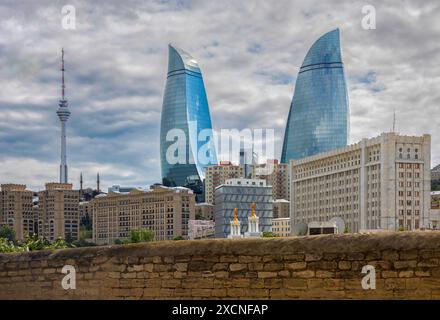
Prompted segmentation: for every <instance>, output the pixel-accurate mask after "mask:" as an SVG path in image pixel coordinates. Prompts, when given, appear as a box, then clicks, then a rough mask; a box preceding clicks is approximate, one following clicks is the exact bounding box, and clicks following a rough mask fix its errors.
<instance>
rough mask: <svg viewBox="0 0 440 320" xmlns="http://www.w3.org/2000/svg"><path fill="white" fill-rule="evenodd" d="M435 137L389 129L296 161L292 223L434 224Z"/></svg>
mask: <svg viewBox="0 0 440 320" xmlns="http://www.w3.org/2000/svg"><path fill="white" fill-rule="evenodd" d="M430 161H431V136H430V135H423V136H418V137H414V136H402V135H398V134H396V133H383V134H382V135H380V136H379V137H376V138H372V139H363V140H362V141H361V142H359V143H356V144H354V145H350V146H347V147H345V148H342V149H338V150H334V151H330V152H325V153H321V154H317V155H314V156H311V157H307V158H304V159H301V160H292V161H291V162H290V164H289V165H290V168H291V174H292V176H291V199H292V201H291V208H290V210H291V218H292V226H294V225H296V224H299V223H301V222H304V223H309V222H325V221H329V220H330V219H331V218H333V217H341V218H342V219H343V220H344V222H345V225H346V229H347V230H346V231H349V232H358V231H360V230H368V229H388V230H416V229H420V228H422V227H427V226H428V225H429V210H430V176H431V172H430Z"/></svg>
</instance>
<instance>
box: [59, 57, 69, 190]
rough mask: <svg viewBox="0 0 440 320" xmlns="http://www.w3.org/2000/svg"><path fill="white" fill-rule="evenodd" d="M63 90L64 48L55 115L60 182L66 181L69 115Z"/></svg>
mask: <svg viewBox="0 0 440 320" xmlns="http://www.w3.org/2000/svg"><path fill="white" fill-rule="evenodd" d="M64 90H65V84H64V49H61V100H60V102H59V108H58V110H57V115H58V118H59V119H60V122H61V164H60V183H67V155H66V122H67V120H68V119H69V116H70V111H69V106H68V105H67V100H66V97H65V95H64Z"/></svg>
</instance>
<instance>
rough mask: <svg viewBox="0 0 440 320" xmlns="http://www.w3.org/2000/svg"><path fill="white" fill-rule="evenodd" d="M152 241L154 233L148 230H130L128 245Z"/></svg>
mask: <svg viewBox="0 0 440 320" xmlns="http://www.w3.org/2000/svg"><path fill="white" fill-rule="evenodd" d="M153 240H154V233H153V231H151V230H149V229H133V230H130V238H129V243H139V242H150V241H153Z"/></svg>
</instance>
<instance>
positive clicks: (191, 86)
mask: <svg viewBox="0 0 440 320" xmlns="http://www.w3.org/2000/svg"><path fill="white" fill-rule="evenodd" d="M176 133H177V135H176ZM179 133H181V134H183V136H182V135H179ZM167 135H168V139H167ZM182 137H184V139H185V141H184V149H183V150H182V149H178V150H175V147H174V146H175V144H176V143H177V140H178V139H181V138H182ZM167 140H168V141H167ZM179 142H182V141H179ZM170 150H172V152H171V154H170ZM179 152H180V153H181V154H180V155H179V154H178V153H179ZM167 155H168V159H167ZM170 155H171V156H172V158H173V159H174V160H173V159H171V161H170ZM179 156H180V160H179V161H178V162H177V163H176V161H175V158H176V157H179ZM160 160H161V168H162V180H163V184H164V185H165V186H169V187H175V186H183V187H189V188H191V189H193V190H194V191H195V193H196V194H203V180H204V178H205V167H206V166H208V165H214V164H217V156H216V152H215V146H214V140H213V133H212V126H211V116H210V114H209V106H208V100H207V98H206V92H205V86H204V84H203V78H202V74H201V72H200V69H199V66H198V64H197V61H196V60H194V58H193V57H191V56H190V55H189V54H188V53H186V52H185V51H183V50H181V49H178V48H175V47H173V46H171V45H170V46H169V59H168V76H167V81H166V86H165V94H164V98H163V105H162V118H161V128H160ZM198 199H199V200H201V199H200V196H199V197H198Z"/></svg>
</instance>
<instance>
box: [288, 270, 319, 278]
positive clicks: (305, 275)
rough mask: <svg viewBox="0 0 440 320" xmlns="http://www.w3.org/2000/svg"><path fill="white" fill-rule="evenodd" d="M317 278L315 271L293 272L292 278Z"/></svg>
mask: <svg viewBox="0 0 440 320" xmlns="http://www.w3.org/2000/svg"><path fill="white" fill-rule="evenodd" d="M314 276H315V271H313V270H304V271H294V272H292V278H306V279H307V278H313V277H314Z"/></svg>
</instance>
